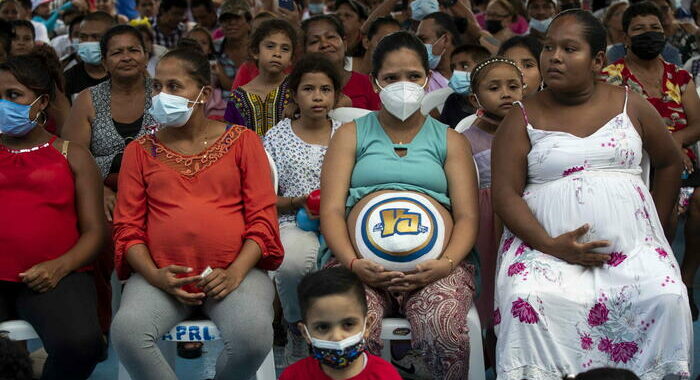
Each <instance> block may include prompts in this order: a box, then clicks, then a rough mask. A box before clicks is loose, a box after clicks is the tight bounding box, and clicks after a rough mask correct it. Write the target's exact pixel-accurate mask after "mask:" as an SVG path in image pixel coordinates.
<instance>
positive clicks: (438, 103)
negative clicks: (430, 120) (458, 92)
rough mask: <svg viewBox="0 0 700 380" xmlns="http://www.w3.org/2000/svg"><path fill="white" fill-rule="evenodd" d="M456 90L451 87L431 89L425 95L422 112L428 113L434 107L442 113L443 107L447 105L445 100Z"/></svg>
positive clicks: (421, 106) (421, 107)
mask: <svg viewBox="0 0 700 380" xmlns="http://www.w3.org/2000/svg"><path fill="white" fill-rule="evenodd" d="M453 92H455V91H454V90H453V89H451V88H450V87H445V88H441V89H438V90H435V91H431V92H429V93H428V94H426V95H425V97H424V98H423V102H421V105H420V112H421V113H422V114H423V115H427V114H429V113H430V111H432V110H433V109H435V108H437V110H438V112H440V113H442V109H443V107H444V106H445V101H446V100H447V97H448V96H450V95H451V94H452V93H453Z"/></svg>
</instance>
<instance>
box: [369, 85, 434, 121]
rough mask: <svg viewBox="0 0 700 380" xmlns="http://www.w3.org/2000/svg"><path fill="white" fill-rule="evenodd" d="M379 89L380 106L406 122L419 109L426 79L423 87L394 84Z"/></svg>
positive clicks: (423, 95)
mask: <svg viewBox="0 0 700 380" xmlns="http://www.w3.org/2000/svg"><path fill="white" fill-rule="evenodd" d="M375 82H376V83H377V86H378V87H379V88H380V89H381V91H380V92H379V98H380V99H381V100H382V104H383V105H384V108H386V110H387V111H389V113H390V114H392V115H394V116H396V117H397V118H398V119H399V120H401V121H406V119H408V118H409V117H410V116H411V115H413V114H414V113H416V111H418V109H420V105H421V102H422V101H423V98H424V97H425V85H426V84H428V78H426V79H425V84H423V86H421V85H419V84H416V83H413V82H395V83H392V84H390V85H388V86H386V87H382V86H380V85H379V81H376V80H375Z"/></svg>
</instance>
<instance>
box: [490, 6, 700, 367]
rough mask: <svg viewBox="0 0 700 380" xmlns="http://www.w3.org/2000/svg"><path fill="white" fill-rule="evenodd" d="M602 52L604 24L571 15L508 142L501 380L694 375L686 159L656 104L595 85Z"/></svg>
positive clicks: (496, 170)
mask: <svg viewBox="0 0 700 380" xmlns="http://www.w3.org/2000/svg"><path fill="white" fill-rule="evenodd" d="M604 52H605V31H604V29H603V27H602V25H601V24H600V22H599V21H598V20H597V19H595V18H594V17H593V16H592V15H590V13H588V12H584V11H581V10H572V11H567V12H564V13H561V14H560V15H559V16H558V17H557V18H556V19H555V20H554V21H553V22H552V24H551V26H550V28H549V30H548V33H547V36H546V40H545V44H544V50H543V52H542V55H541V57H540V61H541V62H540V67H541V68H542V72H543V77H544V80H545V82H546V84H547V89H545V90H544V91H542V92H540V93H538V94H537V95H536V96H533V97H531V98H529V99H527V100H526V101H525V102H524V105H521V107H520V109H515V110H514V111H511V113H510V114H509V115H508V116H507V117H506V119H505V120H504V121H503V124H502V125H501V127H500V128H499V129H498V133H497V134H496V138H495V142H494V148H493V164H492V169H493V170H492V172H493V194H494V195H493V199H494V208H495V211H496V213H497V214H498V215H499V216H500V217H501V219H502V220H503V221H504V224H505V226H506V227H507V229H506V230H505V232H504V234H503V238H502V241H501V247H500V251H499V252H500V254H499V266H498V269H497V275H496V302H495V307H496V309H495V311H494V324H496V334H497V336H498V344H497V358H498V359H497V368H496V370H497V376H498V378H499V380H500V379H504V380H509V379H517V380H520V379H523V378H525V379H545V380H546V379H561V378H562V376H563V375H575V374H577V373H580V372H584V371H587V370H589V369H591V368H596V367H620V368H628V369H630V370H632V371H634V372H635V373H636V374H637V375H638V376H640V377H641V378H642V379H649V380H651V379H654V380H658V379H661V378H663V377H664V376H665V375H667V374H678V375H681V377H683V378H687V377H689V376H690V374H689V371H690V361H691V357H692V352H691V351H692V334H693V331H692V325H691V320H690V311H689V308H688V298H687V293H686V289H685V286H684V285H683V283H682V281H681V279H680V273H679V270H678V264H677V263H676V260H675V258H674V257H673V254H672V252H671V248H670V246H669V244H668V242H667V240H666V238H665V236H664V229H663V227H664V226H667V225H668V223H669V221H670V220H671V211H672V208H673V204H674V201H675V197H676V196H677V194H678V186H679V182H680V172H681V170H682V169H681V167H682V164H681V152H680V150H679V149H678V148H677V147H676V145H675V144H674V143H673V141H672V139H671V137H670V135H669V134H668V132H666V130H665V127H664V124H663V121H662V119H661V117H660V116H659V115H658V113H657V112H656V111H655V110H654V109H653V108H652V106H651V105H649V104H648V102H646V101H645V100H644V99H643V98H641V97H640V96H639V95H637V94H635V93H633V92H628V91H627V90H626V89H624V88H619V87H613V86H609V85H607V84H603V83H599V82H596V75H597V73H598V72H599V70H600V69H601V68H602V66H603V64H604V62H605V58H604V57H605V56H604ZM643 149H644V150H646V151H647V152H648V153H649V156H650V157H651V161H652V165H653V166H654V170H655V176H654V188H655V191H654V196H653V198H652V196H651V195H650V193H649V191H648V190H647V187H646V186H645V184H644V183H643V182H642V180H641V175H640V174H641V168H640V161H641V156H642V150H643Z"/></svg>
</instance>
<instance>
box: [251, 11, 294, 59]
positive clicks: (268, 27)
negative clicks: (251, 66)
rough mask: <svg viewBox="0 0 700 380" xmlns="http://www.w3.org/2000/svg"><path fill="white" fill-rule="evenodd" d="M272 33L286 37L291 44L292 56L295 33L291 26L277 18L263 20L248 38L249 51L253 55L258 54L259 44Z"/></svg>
mask: <svg viewBox="0 0 700 380" xmlns="http://www.w3.org/2000/svg"><path fill="white" fill-rule="evenodd" d="M274 33H282V34H285V35H287V37H288V38H289V40H290V41H291V43H292V54H294V51H295V50H296V47H297V41H298V40H297V31H296V29H294V27H293V26H292V24H290V23H289V22H287V21H285V20H282V19H279V18H273V19H270V20H265V21H263V22H262V23H260V26H258V27H257V28H256V29H255V31H254V32H253V35H252V36H251V37H250V51H251V52H253V53H254V54H258V53H260V43H261V42H262V41H263V40H264V39H265V38H266V37H268V36H269V35H271V34H274Z"/></svg>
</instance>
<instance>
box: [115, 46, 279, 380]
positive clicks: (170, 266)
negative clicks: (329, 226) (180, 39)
mask: <svg viewBox="0 0 700 380" xmlns="http://www.w3.org/2000/svg"><path fill="white" fill-rule="evenodd" d="M154 91H155V93H156V95H155V96H154V97H153V100H152V104H153V105H152V106H151V107H150V113H151V114H152V115H153V117H154V119H155V121H156V122H157V123H158V125H159V126H160V129H159V130H158V131H156V132H154V133H151V134H147V135H145V136H142V137H139V138H138V139H136V140H135V141H134V142H133V143H131V144H129V146H127V148H126V150H125V152H124V160H123V164H122V168H121V172H120V175H119V199H118V201H117V206H116V209H115V212H114V241H115V255H114V256H115V267H116V270H117V274H118V276H119V278H121V279H122V280H126V286H125V288H124V292H123V293H122V299H121V306H120V308H119V311H118V312H117V314H116V316H115V318H114V323H113V324H112V331H111V337H112V341H113V342H114V347H115V349H116V351H117V352H118V353H119V358H120V360H121V361H122V363H124V367H126V370H127V371H128V372H129V373H130V375H131V376H132V377H133V378H139V379H154V380H155V379H158V380H176V379H177V377H176V375H175V372H174V371H173V368H171V367H170V365H169V364H168V362H167V361H166V360H165V359H164V358H163V355H162V354H161V353H160V351H159V348H158V345H157V344H156V343H157V340H159V339H160V336H161V335H162V332H163V331H169V330H170V329H171V328H172V327H173V326H174V325H175V324H177V323H179V322H181V321H183V320H184V319H186V318H188V317H189V316H191V315H192V314H193V313H203V314H204V315H206V317H207V318H209V319H211V320H212V321H213V322H214V323H215V324H216V325H217V326H219V331H220V332H221V338H222V339H223V342H224V346H226V347H229V348H231V347H245V349H225V350H222V352H221V354H220V357H219V360H218V361H217V363H218V364H219V365H218V366H217V374H216V378H217V379H233V378H236V379H239V378H240V379H248V378H251V377H253V376H254V375H255V372H256V371H257V369H258V367H259V366H260V364H261V363H262V362H263V359H264V358H265V356H266V355H267V353H268V352H270V350H271V349H272V337H273V333H272V320H273V317H274V312H273V310H272V302H273V300H274V295H275V290H274V287H273V284H272V281H271V280H270V278H269V277H268V276H267V272H266V271H267V270H275V269H277V268H278V267H279V265H280V264H281V262H282V256H283V249H282V244H281V242H280V237H279V224H278V221H277V212H276V202H277V196H276V195H275V191H274V189H273V187H272V178H271V175H270V165H269V162H268V159H267V155H266V154H265V150H264V149H263V146H262V142H261V141H260V138H259V137H258V136H257V135H256V134H255V132H254V131H251V130H249V129H247V128H246V127H243V126H240V125H227V124H224V123H221V122H218V121H215V120H211V119H208V118H207V117H206V115H205V112H204V104H205V103H206V101H207V100H209V98H210V97H211V95H212V87H211V72H210V65H209V61H208V60H207V57H206V56H204V54H202V53H201V52H199V51H196V50H193V49H189V48H180V49H175V50H171V51H170V52H168V53H167V54H166V55H165V56H164V57H163V58H162V59H161V61H160V62H159V63H158V66H157V67H156V75H155V78H154ZM144 342H147V343H145V344H144Z"/></svg>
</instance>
